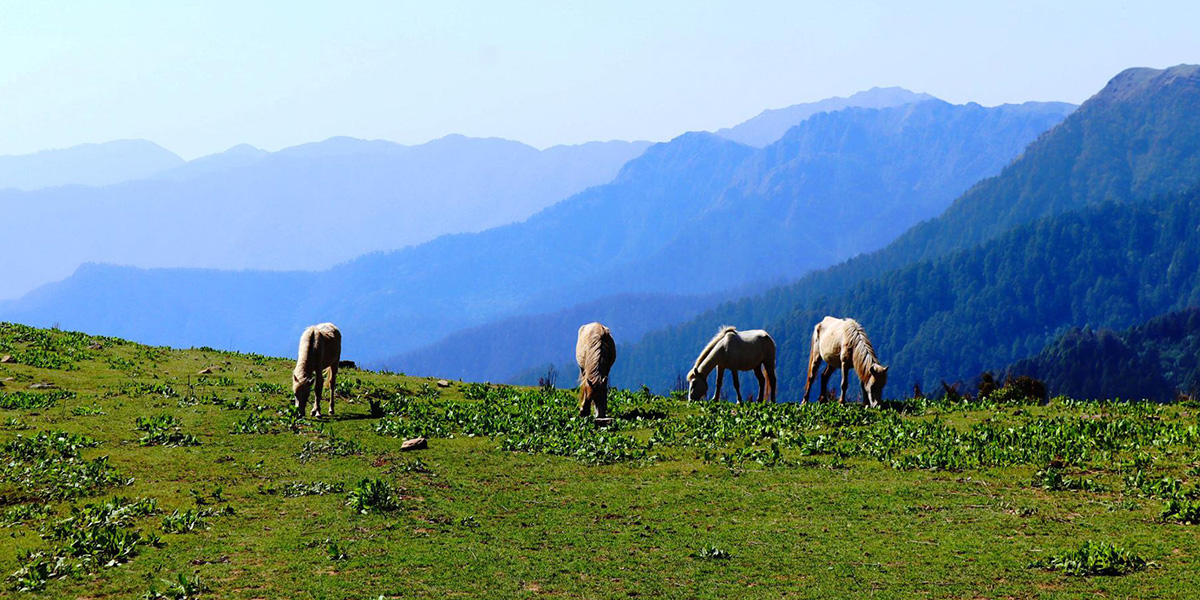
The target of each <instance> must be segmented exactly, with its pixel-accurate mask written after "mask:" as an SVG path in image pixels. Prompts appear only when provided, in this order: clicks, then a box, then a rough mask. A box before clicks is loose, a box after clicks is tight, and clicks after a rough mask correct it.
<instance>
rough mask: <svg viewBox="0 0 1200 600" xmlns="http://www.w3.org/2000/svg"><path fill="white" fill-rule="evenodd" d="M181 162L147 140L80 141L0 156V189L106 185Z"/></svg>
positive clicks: (147, 174)
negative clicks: (69, 145) (70, 144)
mask: <svg viewBox="0 0 1200 600" xmlns="http://www.w3.org/2000/svg"><path fill="white" fill-rule="evenodd" d="M181 164H183V159H182V158H179V156H177V155H176V154H175V153H174V152H171V151H170V150H167V149H166V148H163V147H162V146H159V145H158V144H155V143H154V142H151V141H149V140H114V141H111V142H104V143H101V144H80V145H78V146H72V147H70V148H59V149H53V150H42V151H41V152H35V153H33V154H18V155H9V156H0V189H4V188H16V189H20V190H33V189H38V188H44V187H55V186H60V185H72V184H77V185H91V186H99V185H109V184H113V183H119V182H122V181H129V180H131V179H142V178H144V177H148V176H150V175H153V174H155V173H159V172H162V171H165V170H167V169H170V168H172V167H176V166H179V165H181Z"/></svg>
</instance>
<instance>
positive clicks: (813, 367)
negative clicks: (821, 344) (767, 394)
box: [771, 356, 825, 404]
mask: <svg viewBox="0 0 1200 600" xmlns="http://www.w3.org/2000/svg"><path fill="white" fill-rule="evenodd" d="M820 368H821V357H820V356H817V357H816V360H811V361H809V363H808V380H807V381H805V382H804V396H802V397H801V398H800V404H804V403H805V402H808V393H809V392H810V391H812V384H813V382H814V381H816V380H817V370H818V369H820ZM774 373H775V365H774V364H772V365H771V374H774ZM774 387H775V384H773V383H772V384H771V388H772V389H771V392H772V393H774V392H775V390H774ZM824 387H825V384H824V383H822V384H821V388H822V390H821V393H825V390H824ZM820 401H821V396H820V394H818V395H817V402H820Z"/></svg>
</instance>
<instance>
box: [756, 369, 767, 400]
mask: <svg viewBox="0 0 1200 600" xmlns="http://www.w3.org/2000/svg"><path fill="white" fill-rule="evenodd" d="M766 370H767V366H766V365H759V366H758V368H756V369H754V377H755V379H758V401H759V402H762V401H763V400H765V399H766V397H767V395H766V394H767V388H766V387H764V386H766V385H767V376H766V375H765V374H764V371H766Z"/></svg>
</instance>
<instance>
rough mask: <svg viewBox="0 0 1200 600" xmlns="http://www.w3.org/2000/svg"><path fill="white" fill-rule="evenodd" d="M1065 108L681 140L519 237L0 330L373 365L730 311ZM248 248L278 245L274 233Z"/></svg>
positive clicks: (973, 172)
mask: <svg viewBox="0 0 1200 600" xmlns="http://www.w3.org/2000/svg"><path fill="white" fill-rule="evenodd" d="M1073 108H1074V107H1073V106H1071V105H1067V104H1061V103H1029V104H1025V105H1017V106H1002V107H996V108H984V107H981V106H978V105H961V106H956V105H950V104H947V103H945V102H941V101H937V100H929V101H925V102H919V103H915V104H904V105H901V106H897V107H893V108H885V109H857V108H851V109H846V110H841V111H837V112H832V113H820V114H817V115H815V116H813V117H811V118H809V119H807V120H805V121H803V122H801V123H800V124H799V125H797V126H796V127H793V128H792V129H790V130H789V131H788V133H787V134H785V135H784V136H783V137H782V138H781V139H779V140H778V141H777V142H775V143H773V144H771V145H769V146H767V147H765V148H762V149H756V148H753V147H750V146H746V145H743V144H738V143H735V142H731V141H729V140H727V139H724V138H722V137H720V136H717V135H714V134H708V133H689V134H684V135H682V136H680V137H678V138H676V139H674V140H672V141H671V142H668V143H662V144H655V145H653V146H651V147H649V148H647V149H646V150H645V152H644V153H642V154H641V155H640V156H639V157H637V158H636V159H634V160H631V161H629V162H628V163H627V164H626V165H625V166H623V167H622V168H621V170H620V172H619V173H618V174H617V176H616V177H615V178H614V179H613V180H612V181H611V182H610V183H607V184H604V185H598V186H594V187H591V188H589V189H586V190H584V191H582V192H579V193H577V194H575V195H573V196H571V197H569V198H567V199H565V200H563V201H562V202H559V203H557V204H554V205H553V206H550V207H548V208H545V209H543V210H541V211H540V212H538V213H537V214H536V215H534V216H532V217H530V218H529V219H527V220H525V221H523V222H521V223H517V224H513V225H507V226H502V227H497V228H492V229H488V230H486V231H483V232H480V233H467V234H455V235H448V236H443V237H440V238H438V239H436V240H433V241H430V242H427V243H424V244H420V245H417V246H412V247H409V248H405V249H403V250H399V251H393V252H377V253H372V254H367V255H365V256H362V257H359V258H357V259H355V260H353V261H350V262H347V263H344V264H340V265H337V266H336V267H333V268H331V269H328V270H326V271H322V272H308V273H305V272H287V273H264V272H257V271H250V272H222V271H206V270H179V269H151V270H147V269H138V268H130V267H114V266H103V265H88V266H85V267H83V268H80V269H79V270H78V271H77V272H76V273H75V275H73V276H72V277H70V278H68V279H66V280H64V281H62V282H59V283H56V284H51V285H48V286H44V287H43V288H41V289H39V290H37V291H36V292H34V293H31V294H29V295H27V296H26V297H24V298H22V299H20V300H18V301H14V302H8V303H5V304H3V305H0V318H6V319H14V320H19V321H22V322H27V323H32V324H36V323H42V324H53V323H59V324H60V325H62V326H65V327H71V328H81V329H87V330H89V331H93V332H97V333H109V334H113V335H122V336H125V337H131V338H134V339H139V340H142V341H146V342H151V343H158V344H171V345H210V346H214V347H232V348H238V349H244V350H254V351H259V352H265V353H272V354H286V353H290V352H291V351H292V346H294V345H295V340H294V338H295V336H296V335H297V333H296V332H297V331H299V330H300V329H302V328H303V326H304V325H307V324H309V323H312V322H317V321H322V320H333V321H335V322H337V323H338V324H339V326H341V327H342V329H343V332H345V334H346V339H347V354H348V355H349V356H352V357H353V358H355V359H357V360H360V361H367V362H370V361H382V360H384V359H386V358H387V357H388V356H393V355H395V354H397V353H401V352H405V351H409V350H415V349H417V348H420V347H421V346H425V345H428V344H431V343H433V342H436V341H438V340H439V339H442V338H444V337H445V336H447V335H451V334H453V333H455V332H457V331H461V330H463V329H465V328H470V327H478V326H482V325H486V324H487V323H489V322H492V321H496V320H498V319H505V318H510V317H519V316H522V315H536V314H546V313H552V312H554V311H560V310H563V309H569V308H571V307H576V306H579V305H582V304H584V303H589V302H601V301H603V302H609V303H612V305H613V306H617V307H619V306H621V304H622V303H623V302H624V300H622V299H621V296H622V295H625V294H643V295H647V294H648V296H643V297H644V298H671V299H672V300H670V302H675V299H677V298H678V296H677V295H679V294H684V295H698V296H701V297H702V298H705V297H706V298H708V299H707V300H706V301H707V302H710V303H711V302H715V301H716V299H714V296H713V295H714V294H718V293H721V292H722V291H724V292H725V295H724V296H722V298H731V297H736V295H737V294H738V293H739V292H737V291H731V290H744V289H745V287H744V286H747V285H754V284H756V282H763V281H772V280H779V279H781V278H784V279H786V278H792V277H796V276H798V275H800V274H802V273H804V272H805V271H808V270H811V269H817V268H821V267H824V266H827V265H829V264H831V263H833V262H836V261H838V260H843V259H846V258H848V257H850V256H853V255H855V254H857V253H859V252H865V251H869V250H872V249H875V248H877V247H879V246H881V245H883V244H886V243H887V242H888V241H889V240H890V238H891V237H894V236H895V235H897V234H899V233H900V232H902V231H903V230H904V229H905V228H906V227H907V226H909V225H911V224H913V223H915V222H917V221H919V220H921V219H925V218H929V217H932V216H934V215H936V214H938V213H939V212H940V211H941V210H942V209H943V208H944V207H945V206H946V205H947V204H948V203H949V202H950V201H951V200H953V198H955V197H956V196H958V195H959V194H961V193H962V191H963V190H965V189H967V188H968V187H969V186H970V185H971V184H972V183H973V182H975V181H977V180H978V179H980V178H982V177H986V176H989V175H992V174H994V173H996V172H998V171H999V170H1000V169H1001V168H1002V167H1003V166H1004V165H1005V164H1007V163H1008V162H1010V161H1011V160H1012V159H1013V157H1015V156H1017V155H1018V154H1019V153H1020V152H1021V150H1022V149H1023V148H1024V147H1025V146H1026V145H1027V144H1028V142H1029V141H1031V140H1033V139H1035V138H1036V137H1037V136H1038V135H1039V134H1041V133H1042V132H1043V131H1045V130H1047V129H1049V128H1051V127H1053V126H1054V125H1055V124H1056V123H1058V122H1059V121H1060V120H1062V118H1063V117H1064V116H1065V115H1066V114H1067V113H1069V112H1070V111H1071V110H1072V109H1073ZM347 144H348V145H352V146H353V145H354V144H353V143H350V142H347ZM314 150H319V149H314ZM355 158H356V159H360V158H361V156H359V155H356V156H355ZM360 162H361V160H356V161H355V164H358V163H360ZM261 164H263V161H260V162H258V163H255V168H256V169H257V166H258V165H261ZM250 198H251V196H249V195H247V196H245V197H243V204H246V203H248V202H249V199H250ZM268 200H269V199H268ZM264 203H265V204H264ZM227 210H228V212H229V215H230V218H231V219H232V218H234V217H237V218H240V219H243V220H244V221H243V222H244V223H246V224H253V225H254V226H255V227H258V228H262V227H264V226H263V225H262V223H264V222H267V221H269V220H270V219H269V216H270V214H276V213H279V212H281V211H282V209H281V208H279V207H277V206H274V205H272V204H271V203H270V202H268V201H265V200H262V199H257V200H255V205H254V206H253V207H252V208H250V207H246V208H244V209H243V210H240V211H238V210H234V209H233V207H232V206H231V207H230V208H228V209H227ZM272 211H274V212H272ZM318 212H319V211H315V210H311V211H309V212H302V213H301V214H313V215H316V214H318ZM372 225H373V226H375V227H383V228H386V227H388V226H389V225H390V224H389V223H386V222H378V223H373V224H372ZM368 229H369V228H368ZM348 231H350V232H352V233H355V234H358V233H359V232H358V231H357V230H355V229H353V228H350V229H349V230H348ZM214 235H219V232H214ZM261 237H264V238H266V239H275V238H274V237H273V236H272V235H271V232H270V231H265V232H262V234H261ZM315 237H316V236H308V235H300V236H292V238H291V239H290V240H289V243H288V244H286V245H284V246H283V248H282V249H281V250H280V251H283V250H286V249H291V250H293V251H295V248H296V247H299V248H301V249H303V250H302V251H308V250H309V249H310V248H311V246H312V245H314V244H319V243H320V242H319V241H317V240H316V239H315ZM760 289H761V288H760ZM606 298H607V299H608V300H605V299H606ZM693 307H695V305H693ZM641 309H642V310H651V309H650V308H648V307H646V306H644V305H643V306H642V307H641ZM663 312H664V311H659V313H658V314H662V313H663ZM668 322H669V321H668ZM571 330H572V332H573V331H574V327H572V328H571ZM538 339H541V338H538V337H537V336H530V343H531V344H533V343H538V342H537V341H536V340H538ZM622 339H632V338H631V337H628V338H622ZM351 340H352V341H351ZM476 359H478V360H476ZM475 363H478V364H485V363H486V364H496V363H494V361H491V360H490V358H489V357H487V356H473V357H469V358H468V359H465V360H463V361H460V362H459V363H457V364H455V365H451V364H450V363H448V362H441V363H436V366H438V367H446V368H447V369H450V370H451V372H456V373H470V371H464V370H462V369H463V368H469V367H470V365H471V364H475ZM426 364H429V365H431V367H430V368H433V366H432V365H434V363H426ZM397 366H399V367H403V361H402V360H401V361H398V364H397ZM451 367H453V368H451Z"/></svg>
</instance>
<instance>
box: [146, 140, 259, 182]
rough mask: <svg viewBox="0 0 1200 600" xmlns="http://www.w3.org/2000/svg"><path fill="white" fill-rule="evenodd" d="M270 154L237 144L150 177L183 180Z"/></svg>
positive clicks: (246, 165)
mask: <svg viewBox="0 0 1200 600" xmlns="http://www.w3.org/2000/svg"><path fill="white" fill-rule="evenodd" d="M270 155H271V153H270V152H267V151H266V150H261V149H259V148H255V147H254V146H251V145H250V144H238V145H237V146H234V147H232V148H230V149H228V150H226V151H224V152H218V153H216V154H209V155H208V156H201V157H200V158H194V159H192V160H189V161H187V162H186V163H184V164H182V165H179V166H177V167H175V168H173V169H168V170H166V171H161V172H158V173H155V174H154V175H152V176H151V177H152V178H153V179H159V180H166V181H183V180H185V179H191V178H193V177H199V176H201V175H209V174H212V173H219V172H221V171H228V170H230V169H239V168H242V167H248V166H250V165H253V164H256V163H258V162H259V161H261V160H263V159H265V158H266V157H268V156H270Z"/></svg>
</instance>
